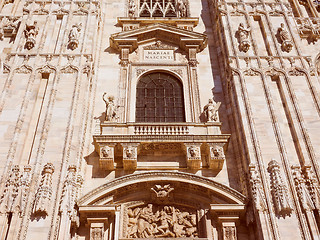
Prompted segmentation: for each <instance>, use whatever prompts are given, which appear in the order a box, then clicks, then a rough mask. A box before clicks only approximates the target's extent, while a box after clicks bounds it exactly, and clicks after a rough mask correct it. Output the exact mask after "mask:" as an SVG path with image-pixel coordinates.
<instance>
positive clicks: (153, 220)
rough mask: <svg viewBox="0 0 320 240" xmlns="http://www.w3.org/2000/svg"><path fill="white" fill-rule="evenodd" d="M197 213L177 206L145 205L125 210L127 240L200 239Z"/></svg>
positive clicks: (125, 235) (124, 225) (124, 231)
mask: <svg viewBox="0 0 320 240" xmlns="http://www.w3.org/2000/svg"><path fill="white" fill-rule="evenodd" d="M198 221H199V220H198V218H197V211H196V210H194V209H189V208H185V207H181V206H176V205H157V204H152V203H148V204H145V205H140V206H134V207H128V208H126V209H125V215H124V222H123V227H124V228H123V234H124V237H125V238H176V237H190V238H194V237H198Z"/></svg>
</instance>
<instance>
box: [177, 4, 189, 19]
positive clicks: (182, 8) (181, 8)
mask: <svg viewBox="0 0 320 240" xmlns="http://www.w3.org/2000/svg"><path fill="white" fill-rule="evenodd" d="M177 10H178V11H177V15H178V16H177V17H186V16H187V6H186V3H185V2H184V1H183V0H178V1H177Z"/></svg>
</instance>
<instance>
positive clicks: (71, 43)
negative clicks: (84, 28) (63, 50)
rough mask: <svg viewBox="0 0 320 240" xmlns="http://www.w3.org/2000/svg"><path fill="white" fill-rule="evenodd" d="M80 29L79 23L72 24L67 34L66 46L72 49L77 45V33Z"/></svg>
mask: <svg viewBox="0 0 320 240" xmlns="http://www.w3.org/2000/svg"><path fill="white" fill-rule="evenodd" d="M80 31H81V23H80V24H73V25H72V28H71V30H70V32H69V35H68V38H69V40H68V48H69V49H71V50H74V49H76V48H77V47H78V45H79V33H80Z"/></svg>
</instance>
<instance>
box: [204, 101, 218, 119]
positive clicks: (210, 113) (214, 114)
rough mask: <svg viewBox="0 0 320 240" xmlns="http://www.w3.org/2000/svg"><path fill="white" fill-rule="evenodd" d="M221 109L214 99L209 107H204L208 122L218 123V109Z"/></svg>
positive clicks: (209, 103)
mask: <svg viewBox="0 0 320 240" xmlns="http://www.w3.org/2000/svg"><path fill="white" fill-rule="evenodd" d="M219 107H220V103H218V104H217V103H216V102H215V101H214V100H213V99H209V102H208V104H207V105H205V106H204V108H203V112H204V114H205V117H206V121H207V122H216V121H218V109H219Z"/></svg>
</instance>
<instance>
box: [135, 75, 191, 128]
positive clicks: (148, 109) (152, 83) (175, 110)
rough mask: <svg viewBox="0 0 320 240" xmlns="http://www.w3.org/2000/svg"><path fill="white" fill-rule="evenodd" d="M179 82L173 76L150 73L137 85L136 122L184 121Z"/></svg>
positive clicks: (181, 92) (181, 91)
mask: <svg viewBox="0 0 320 240" xmlns="http://www.w3.org/2000/svg"><path fill="white" fill-rule="evenodd" d="M184 121H185V113H184V100H183V89H182V84H181V82H180V81H179V80H178V79H176V78H175V77H174V76H172V75H170V74H167V73H163V72H157V73H151V74H148V75H146V76H144V77H142V78H141V79H140V81H139V82H138V85H137V101H136V122H184Z"/></svg>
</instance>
